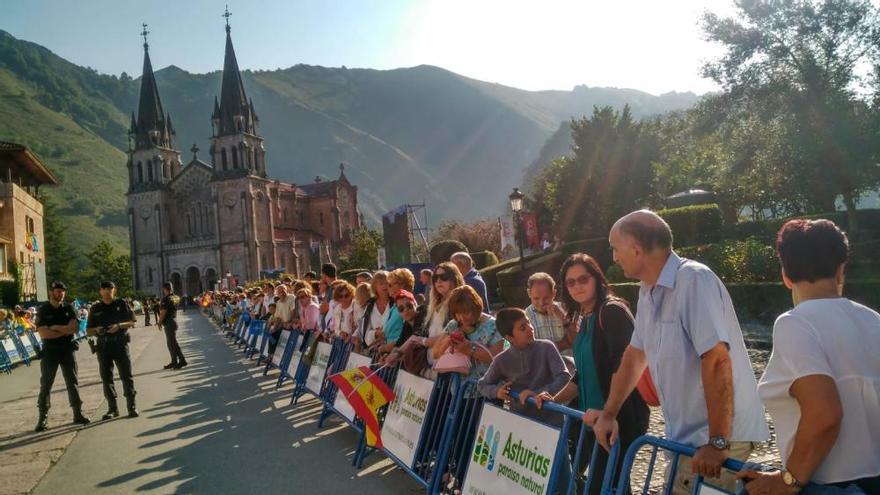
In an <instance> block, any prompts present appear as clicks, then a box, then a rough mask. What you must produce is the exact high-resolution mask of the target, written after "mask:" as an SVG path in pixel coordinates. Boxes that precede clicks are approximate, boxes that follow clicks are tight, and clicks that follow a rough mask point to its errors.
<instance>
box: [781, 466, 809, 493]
mask: <svg viewBox="0 0 880 495" xmlns="http://www.w3.org/2000/svg"><path fill="white" fill-rule="evenodd" d="M782 482H783V483H785V486H787V487H789V488H797V489H798V490H800V489H802V488H803V487H804V485H803V483H801V482H800V481H798V479H797V478H795V477H794V475H793V474H791V471H789V470H788V469H786V470H785V471H783V472H782Z"/></svg>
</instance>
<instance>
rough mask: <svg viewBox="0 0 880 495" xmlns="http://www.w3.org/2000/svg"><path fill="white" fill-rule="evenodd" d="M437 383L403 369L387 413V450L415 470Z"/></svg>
mask: <svg viewBox="0 0 880 495" xmlns="http://www.w3.org/2000/svg"><path fill="white" fill-rule="evenodd" d="M433 389H434V382H432V381H431V380H426V379H424V378H422V377H420V376H416V375H413V374H412V373H407V372H406V371H404V370H402V369H401V370H400V371H399V372H398V373H397V381H396V382H395V384H394V401H393V402H391V404H390V405H389V406H388V412H386V413H385V424H384V425H383V426H382V445H384V447H385V450H387V451H388V452H391V453H392V454H394V455H395V456H396V457H397V458H398V459H400V460H401V461H403V462H404V463H406V465H407V466H410V467H412V465H413V461H414V460H415V455H416V449H417V448H418V446H419V445H418V443H419V436H420V435H419V434H420V433H421V431H422V425H423V424H424V422H425V413H426V411H427V409H428V402H429V401H430V400H431V391H432V390H433Z"/></svg>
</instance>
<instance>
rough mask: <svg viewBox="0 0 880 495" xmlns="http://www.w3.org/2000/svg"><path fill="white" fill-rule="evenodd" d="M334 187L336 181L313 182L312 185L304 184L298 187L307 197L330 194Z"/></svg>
mask: <svg viewBox="0 0 880 495" xmlns="http://www.w3.org/2000/svg"><path fill="white" fill-rule="evenodd" d="M335 185H336V181H335V180H331V181H326V182H315V183H314V184H306V185H304V186H298V187H299V188H300V189H302V190H303V192H305V193H306V195H307V196H326V195H328V194H330V192H331V191H332V190H333V187H334V186H335Z"/></svg>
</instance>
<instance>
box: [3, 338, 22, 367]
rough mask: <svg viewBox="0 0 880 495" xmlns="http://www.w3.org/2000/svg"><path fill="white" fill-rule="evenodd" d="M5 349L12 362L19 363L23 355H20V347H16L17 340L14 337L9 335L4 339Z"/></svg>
mask: <svg viewBox="0 0 880 495" xmlns="http://www.w3.org/2000/svg"><path fill="white" fill-rule="evenodd" d="M3 349H4V350H5V351H6V356H8V357H9V362H10V363H13V364H15V363H17V362H18V361H19V360H20V359H21V356H19V355H18V347H15V342H14V341H13V340H12V338H10V337H7V338H5V339H3Z"/></svg>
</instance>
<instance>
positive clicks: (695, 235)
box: [657, 204, 724, 246]
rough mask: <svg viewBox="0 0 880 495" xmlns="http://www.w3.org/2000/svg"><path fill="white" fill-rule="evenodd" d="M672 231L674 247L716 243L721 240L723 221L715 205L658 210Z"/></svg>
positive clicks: (719, 209) (719, 210)
mask: <svg viewBox="0 0 880 495" xmlns="http://www.w3.org/2000/svg"><path fill="white" fill-rule="evenodd" d="M657 214H658V215H660V217H661V218H663V220H666V223H668V224H669V227H670V228H671V229H672V235H673V237H674V239H675V241H674V244H675V245H676V246H693V245H696V244H707V243H711V242H716V241H718V240H719V239H720V238H721V233H722V231H723V228H724V219H723V216H722V214H721V208H719V207H718V205H717V204H710V205H696V206H684V207H681V208H669V209H666V210H659V211H657Z"/></svg>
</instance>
